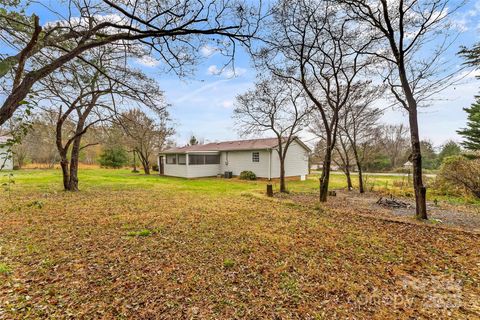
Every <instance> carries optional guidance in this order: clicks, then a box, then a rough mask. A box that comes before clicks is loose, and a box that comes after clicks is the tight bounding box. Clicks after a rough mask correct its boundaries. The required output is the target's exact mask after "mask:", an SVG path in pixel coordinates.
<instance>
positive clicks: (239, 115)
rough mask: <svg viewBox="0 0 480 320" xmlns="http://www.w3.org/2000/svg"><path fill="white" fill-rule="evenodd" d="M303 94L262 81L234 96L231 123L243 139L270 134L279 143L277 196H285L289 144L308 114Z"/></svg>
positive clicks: (277, 80)
mask: <svg viewBox="0 0 480 320" xmlns="http://www.w3.org/2000/svg"><path fill="white" fill-rule="evenodd" d="M305 98H306V97H305V96H304V94H303V91H302V90H301V89H299V87H298V86H297V85H296V84H295V83H292V82H289V81H285V80H283V79H281V78H277V77H274V76H273V77H270V78H267V79H261V80H259V81H258V82H257V83H256V84H255V88H254V89H252V90H250V91H247V92H246V93H244V94H242V95H239V96H237V103H236V106H235V110H234V119H235V120H236V122H237V126H238V128H239V131H240V132H241V133H242V134H244V135H250V134H253V133H264V132H273V133H274V134H275V136H276V138H277V140H278V146H277V148H276V151H277V153H278V157H279V160H280V192H286V191H287V188H286V184H285V158H286V156H287V152H288V149H289V147H290V145H291V143H292V142H293V141H294V140H295V139H296V137H297V135H298V133H299V132H300V131H301V130H302V129H303V128H304V126H305V122H306V120H307V117H308V114H309V112H310V110H309V107H308V104H307V100H306V99H305Z"/></svg>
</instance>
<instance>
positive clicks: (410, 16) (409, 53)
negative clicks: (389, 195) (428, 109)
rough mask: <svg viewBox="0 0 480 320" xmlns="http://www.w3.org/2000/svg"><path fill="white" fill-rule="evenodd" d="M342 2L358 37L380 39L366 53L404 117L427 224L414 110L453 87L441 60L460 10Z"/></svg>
mask: <svg viewBox="0 0 480 320" xmlns="http://www.w3.org/2000/svg"><path fill="white" fill-rule="evenodd" d="M341 2H342V3H344V4H345V5H346V7H347V9H348V12H349V15H350V16H351V17H352V18H354V19H356V20H357V21H359V22H360V23H361V24H362V26H363V29H359V30H361V31H359V32H365V33H370V34H373V35H375V37H376V38H377V39H378V43H377V44H378V46H377V47H376V48H374V49H373V50H371V51H365V52H366V53H369V54H371V55H372V56H374V57H376V58H377V59H378V60H379V61H381V62H383V65H382V69H383V70H385V71H384V72H382V75H383V77H384V79H385V82H386V83H388V85H389V88H390V92H391V94H392V95H393V97H394V98H395V99H396V101H397V102H398V104H400V105H401V107H403V108H404V109H405V110H406V111H407V112H408V119H409V125H410V140H411V149H412V155H411V160H412V163H413V180H414V189H415V200H416V216H417V217H418V218H420V219H427V207H426V188H425V186H424V185H423V181H422V154H421V149H420V134H419V127H418V116H417V110H418V107H419V106H420V104H421V103H422V102H425V101H427V100H428V99H430V98H431V97H432V96H433V95H435V94H437V93H438V92H439V91H441V90H442V89H444V88H445V87H447V86H449V85H450V84H451V80H452V76H453V72H451V70H455V69H456V68H455V67H454V66H452V65H446V64H445V62H444V61H442V60H441V57H442V54H443V53H444V52H445V51H446V50H447V49H448V48H449V46H450V45H451V43H452V41H451V40H449V38H448V33H447V32H448V31H449V30H451V28H450V26H449V24H448V22H449V21H448V17H449V15H451V14H452V13H453V12H455V11H456V9H457V8H458V7H449V6H448V4H449V1H448V0H431V1H426V0H400V1H394V2H389V1H387V0H380V1H365V0H342V1H341ZM437 44H438V45H437ZM426 47H430V48H433V52H432V54H428V53H427V52H426V51H425V50H422V49H425V48H426ZM452 67H453V68H452Z"/></svg>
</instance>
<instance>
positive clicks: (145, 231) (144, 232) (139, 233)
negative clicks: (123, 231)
mask: <svg viewBox="0 0 480 320" xmlns="http://www.w3.org/2000/svg"><path fill="white" fill-rule="evenodd" d="M152 233H153V232H152V231H150V230H148V229H143V230H140V231H130V232H128V233H127V236H129V237H148V236H150V235H152Z"/></svg>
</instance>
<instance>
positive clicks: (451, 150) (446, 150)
mask: <svg viewBox="0 0 480 320" xmlns="http://www.w3.org/2000/svg"><path fill="white" fill-rule="evenodd" d="M460 153H462V148H460V145H459V144H458V143H456V142H455V141H453V140H449V141H447V142H446V143H445V144H444V145H443V146H442V150H441V151H440V153H439V154H438V161H439V164H441V163H443V160H444V159H445V158H448V157H451V156H458V155H459V154H460Z"/></svg>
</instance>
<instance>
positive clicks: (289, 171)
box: [272, 141, 308, 178]
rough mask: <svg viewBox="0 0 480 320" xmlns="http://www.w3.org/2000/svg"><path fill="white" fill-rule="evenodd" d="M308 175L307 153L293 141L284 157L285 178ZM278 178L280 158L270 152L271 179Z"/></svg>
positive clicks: (275, 153) (274, 152) (275, 152)
mask: <svg viewBox="0 0 480 320" xmlns="http://www.w3.org/2000/svg"><path fill="white" fill-rule="evenodd" d="M307 174H308V152H307V150H305V148H304V147H302V146H301V145H300V144H299V143H298V142H296V141H293V142H292V143H291V144H290V146H289V147H288V151H287V156H286V157H285V176H286V177H295V176H302V175H307ZM279 177H280V157H279V156H278V152H277V151H275V150H273V151H272V178H279Z"/></svg>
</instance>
